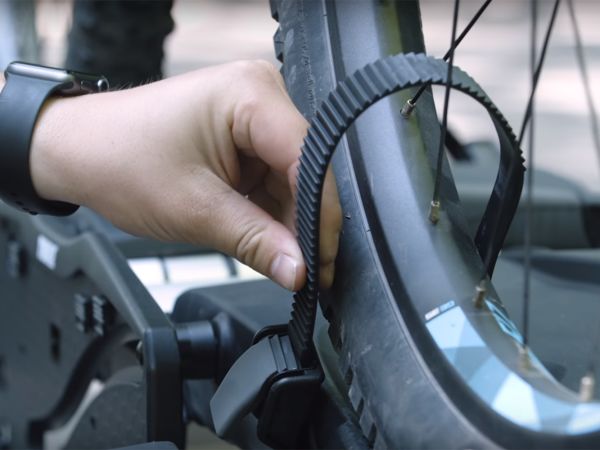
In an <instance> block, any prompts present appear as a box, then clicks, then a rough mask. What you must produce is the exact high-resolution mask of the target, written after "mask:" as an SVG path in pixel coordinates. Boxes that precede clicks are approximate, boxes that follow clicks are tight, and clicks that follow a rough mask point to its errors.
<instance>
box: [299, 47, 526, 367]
mask: <svg viewBox="0 0 600 450" xmlns="http://www.w3.org/2000/svg"><path fill="white" fill-rule="evenodd" d="M447 68H448V66H447V63H445V62H444V61H442V60H441V59H435V58H432V57H429V56H426V55H424V54H413V53H409V54H399V55H395V56H389V57H387V58H383V59H380V60H377V61H375V62H374V63H371V64H368V65H366V66H365V67H363V68H362V69H359V70H357V71H356V72H354V74H352V75H351V76H349V77H347V78H346V79H345V80H343V81H342V82H340V83H339V84H338V85H337V86H336V88H335V90H333V91H332V92H331V93H330V94H329V96H328V97H327V99H326V100H325V101H323V103H322V104H321V105H320V107H319V109H318V110H317V112H316V115H315V117H314V118H313V120H312V122H311V126H310V128H309V130H308V135H307V136H306V138H305V140H304V147H303V149H302V156H301V157H300V168H299V171H298V180H297V189H298V190H297V202H296V206H297V218H296V225H297V230H298V241H299V243H300V248H301V249H302V253H303V255H304V260H305V262H306V270H307V282H306V285H305V286H304V288H302V289H301V290H300V291H298V292H296V294H295V295H294V305H293V311H292V319H291V321H290V323H289V333H290V338H291V341H292V344H293V346H294V351H295V352H296V355H297V356H298V358H299V359H300V362H301V364H302V365H303V366H305V367H306V366H310V365H312V364H314V363H315V354H314V350H313V346H312V334H313V329H314V324H315V317H316V308H317V302H318V300H319V223H320V215H321V195H322V191H323V182H324V180H325V173H326V171H327V166H328V165H329V162H330V161H331V157H332V156H333V152H334V151H335V148H336V146H337V144H338V142H339V141H340V139H341V138H342V135H343V134H344V133H345V131H346V130H347V129H348V127H349V126H350V125H351V124H352V123H353V122H354V121H355V120H356V119H357V118H358V116H360V114H361V113H362V112H363V111H365V110H366V109H367V108H368V107H369V106H371V105H372V104H373V103H375V102H376V101H378V100H380V99H381V98H383V97H386V96H388V95H390V94H393V93H395V92H397V91H400V90H402V89H407V88H412V87H415V86H419V85H423V84H441V85H443V84H446V81H447V79H446V75H447ZM451 87H452V88H453V89H458V90H459V91H462V92H464V93H465V94H467V95H469V96H470V97H472V98H474V99H475V100H477V101H478V102H479V103H480V104H481V105H482V106H483V107H484V108H485V109H486V110H487V112H488V114H489V115H490V118H491V119H492V122H493V123H494V126H495V128H496V132H497V133H498V138H499V141H500V167H499V169H498V175H497V178H496V183H495V185H494V189H493V191H492V195H491V197H490V200H489V202H488V205H487V208H486V211H485V213H484V215H483V217H482V219H481V222H480V224H479V229H478V231H477V235H476V237H475V244H476V246H477V248H478V250H479V254H480V256H481V258H482V260H483V261H484V262H485V264H486V270H487V271H488V273H490V274H491V272H492V271H493V268H494V265H495V262H496V258H497V256H498V252H499V251H500V249H501V247H502V244H503V242H504V238H505V236H506V233H507V231H508V227H509V225H510V223H511V221H512V218H513V216H514V214H515V211H516V208H517V205H518V203H519V199H520V196H521V189H522V186H523V173H524V167H523V158H522V156H521V155H522V153H521V150H520V149H519V147H518V144H517V141H516V138H515V135H514V133H513V131H512V129H511V128H510V126H509V125H508V122H507V121H506V119H505V118H504V117H503V116H502V114H501V113H500V111H498V109H497V108H496V106H495V105H494V104H493V103H492V101H491V100H490V99H489V98H488V96H487V95H486V94H485V93H484V92H483V90H482V89H481V87H479V85H477V83H476V82H475V81H474V80H473V79H472V78H471V77H470V76H468V75H467V74H466V73H465V72H463V71H462V70H460V69H459V68H457V67H453V70H452V84H451Z"/></svg>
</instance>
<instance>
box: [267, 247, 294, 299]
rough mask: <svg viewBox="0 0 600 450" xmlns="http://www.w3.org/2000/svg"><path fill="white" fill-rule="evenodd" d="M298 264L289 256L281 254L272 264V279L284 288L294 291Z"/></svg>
mask: <svg viewBox="0 0 600 450" xmlns="http://www.w3.org/2000/svg"><path fill="white" fill-rule="evenodd" d="M297 270H298V263H297V262H296V261H295V260H294V259H293V258H292V257H291V256H289V255H286V254H285V253H279V254H278V255H277V257H276V258H275V260H274V261H273V264H271V278H273V280H275V281H276V282H277V283H279V284H280V285H282V286H283V287H284V288H286V289H289V290H290V291H293V290H294V285H295V284H296V271H297Z"/></svg>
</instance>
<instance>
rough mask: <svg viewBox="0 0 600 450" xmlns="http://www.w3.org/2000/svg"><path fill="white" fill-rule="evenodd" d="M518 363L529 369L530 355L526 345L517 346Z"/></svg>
mask: <svg viewBox="0 0 600 450" xmlns="http://www.w3.org/2000/svg"><path fill="white" fill-rule="evenodd" d="M519 365H520V366H521V368H522V369H524V370H530V369H531V367H532V366H531V357H530V356H529V347H527V346H526V345H520V346H519Z"/></svg>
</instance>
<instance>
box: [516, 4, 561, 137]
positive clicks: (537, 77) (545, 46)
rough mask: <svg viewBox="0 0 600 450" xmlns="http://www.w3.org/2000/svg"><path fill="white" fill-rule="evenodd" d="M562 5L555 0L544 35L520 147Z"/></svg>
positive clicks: (522, 126)
mask: <svg viewBox="0 0 600 450" xmlns="http://www.w3.org/2000/svg"><path fill="white" fill-rule="evenodd" d="M559 6H560V0H555V2H554V7H553V8H552V16H551V17H550V23H549V24H548V29H547V30H546V35H545V36H544V42H543V45H542V52H541V54H540V60H539V62H538V64H537V67H536V69H535V74H534V76H533V87H532V89H531V93H530V94H529V100H528V101H527V108H526V109H525V117H523V123H522V124H521V131H520V132H519V140H518V142H519V147H520V146H521V144H522V143H523V136H524V135H525V131H526V130H527V125H528V124H529V120H530V119H531V108H532V104H533V99H534V97H535V93H536V90H537V86H538V82H539V80H540V74H541V73H542V68H543V67H544V60H545V59H546V51H547V50H548V44H549V42H550V36H551V35H552V29H553V28H554V22H555V21H556V14H557V13H558V7H559Z"/></svg>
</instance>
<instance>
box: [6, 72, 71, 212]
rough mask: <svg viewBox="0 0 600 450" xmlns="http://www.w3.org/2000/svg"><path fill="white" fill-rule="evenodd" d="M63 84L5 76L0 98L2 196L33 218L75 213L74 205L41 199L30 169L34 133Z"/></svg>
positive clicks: (15, 75)
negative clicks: (45, 107) (41, 114)
mask: <svg viewBox="0 0 600 450" xmlns="http://www.w3.org/2000/svg"><path fill="white" fill-rule="evenodd" d="M63 85H64V81H55V80H45V79H39V78H38V79H33V78H30V77H26V76H22V75H18V74H14V73H8V72H7V73H6V83H5V85H4V89H3V90H2V93H1V94H0V196H1V197H2V199H3V200H4V201H5V202H7V203H8V204H10V205H12V206H15V207H16V208H18V209H21V210H23V211H26V212H28V213H30V214H38V213H42V214H52V215H58V216H64V215H69V214H72V213H73V212H75V211H76V210H77V208H78V206H76V205H73V204H71V203H66V202H60V201H51V200H45V199H43V198H41V197H40V196H39V195H38V193H37V192H36V190H35V187H34V186H33V181H32V179H31V170H30V165H29V158H30V146H31V139H32V135H33V129H34V126H35V123H36V120H37V118H38V115H39V112H40V110H41V108H42V106H43V104H44V102H45V101H46V99H47V98H48V97H49V96H50V95H51V94H52V93H53V92H55V91H57V90H58V89H59V88H62V87H63Z"/></svg>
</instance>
